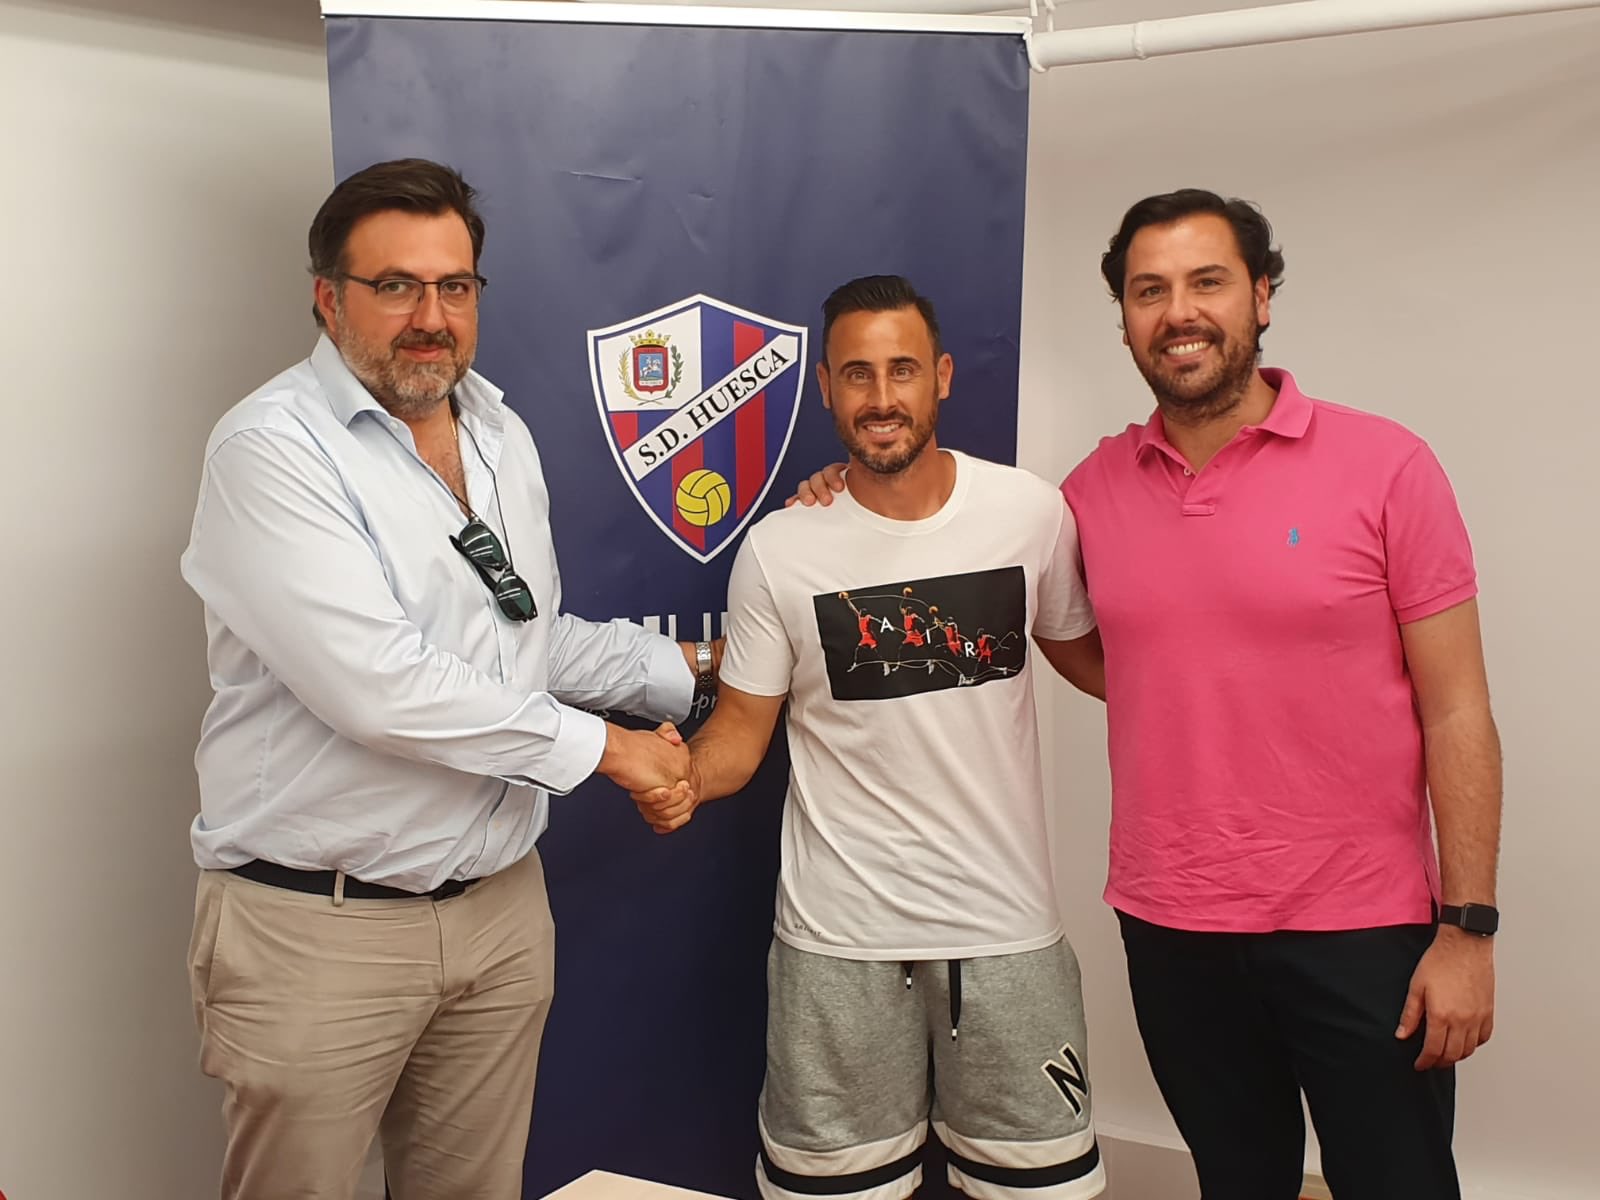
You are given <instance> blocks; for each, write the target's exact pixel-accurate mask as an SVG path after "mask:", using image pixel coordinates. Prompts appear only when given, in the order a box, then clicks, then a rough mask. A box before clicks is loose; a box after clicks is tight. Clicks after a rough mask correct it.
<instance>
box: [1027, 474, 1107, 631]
mask: <svg viewBox="0 0 1600 1200" xmlns="http://www.w3.org/2000/svg"><path fill="white" fill-rule="evenodd" d="M1056 507H1057V508H1059V509H1060V510H1061V514H1060V525H1059V527H1058V528H1057V530H1056V536H1055V538H1054V540H1053V544H1052V549H1051V552H1050V557H1049V558H1048V559H1047V560H1046V562H1045V564H1044V570H1042V571H1041V572H1040V573H1039V601H1038V605H1039V613H1038V616H1036V617H1035V618H1034V621H1033V633H1034V636H1035V637H1042V638H1046V639H1048V640H1050V641H1053V642H1065V641H1071V640H1072V639H1073V638H1080V637H1084V636H1085V635H1087V634H1088V633H1090V632H1091V631H1092V630H1093V629H1094V627H1095V617H1094V609H1093V607H1091V606H1090V603H1089V591H1088V589H1087V588H1086V587H1084V584H1083V573H1082V571H1081V569H1080V567H1079V561H1078V522H1077V520H1076V519H1075V518H1074V517H1073V515H1072V509H1071V508H1069V507H1068V506H1067V503H1066V501H1065V499H1063V498H1061V497H1059V496H1058V497H1057V503H1056Z"/></svg>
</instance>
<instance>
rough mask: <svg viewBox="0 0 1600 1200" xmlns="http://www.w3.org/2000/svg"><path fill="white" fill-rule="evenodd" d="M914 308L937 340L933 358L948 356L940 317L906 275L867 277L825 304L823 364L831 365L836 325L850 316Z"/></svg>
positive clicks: (837, 292) (837, 291)
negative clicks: (830, 345)
mask: <svg viewBox="0 0 1600 1200" xmlns="http://www.w3.org/2000/svg"><path fill="white" fill-rule="evenodd" d="M902 308H914V309H916V310H917V311H918V312H919V313H921V314H922V319H923V320H924V321H926V322H927V324H928V334H929V336H931V337H932V338H933V357H934V358H936V359H937V358H938V357H939V356H940V355H941V354H943V353H944V343H943V341H942V340H941V339H940V337H939V317H938V314H936V313H935V312H934V311H933V301H932V300H929V299H928V298H927V297H926V296H924V295H922V294H920V293H919V292H918V291H917V289H916V288H914V287H912V286H911V282H910V280H908V279H906V278H905V277H904V276H903V275H863V276H862V277H861V278H860V279H852V280H851V281H850V282H849V283H841V284H840V285H839V286H838V287H836V288H834V289H833V291H832V292H831V293H830V294H829V295H828V298H827V299H826V300H824V301H823V302H822V361H823V362H827V361H828V335H829V334H830V333H832V332H833V323H834V322H835V321H837V320H838V319H839V318H840V317H842V316H845V315H847V314H849V313H858V312H895V311H897V310H899V309H902Z"/></svg>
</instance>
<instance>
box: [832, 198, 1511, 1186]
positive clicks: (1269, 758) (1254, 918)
mask: <svg viewBox="0 0 1600 1200" xmlns="http://www.w3.org/2000/svg"><path fill="white" fill-rule="evenodd" d="M1102 270H1103V272H1104V274H1105V278H1106V282H1107V283H1108V284H1109V285H1110V288H1111V292H1112V295H1113V296H1114V297H1115V299H1116V300H1117V302H1118V303H1119V305H1120V306H1121V309H1122V317H1123V330H1124V335H1123V341H1124V343H1125V344H1126V345H1127V346H1128V348H1129V350H1130V352H1131V353H1132V355H1133V360H1134V364H1135V365H1136V366H1137V367H1138V369H1139V371H1140V373H1141V374H1142V375H1143V376H1144V378H1145V381H1146V382H1147V383H1148V384H1149V385H1150V388H1151V390H1152V391H1153V392H1154V393H1155V397H1156V405H1157V407H1156V411H1155V413H1153V414H1152V415H1151V417H1150V419H1149V420H1148V421H1147V422H1146V423H1144V424H1143V425H1133V426H1129V428H1128V429H1127V430H1125V431H1124V432H1123V433H1121V434H1118V435H1117V436H1115V437H1109V438H1106V439H1105V440H1104V441H1102V442H1101V443H1100V446H1099V448H1098V449H1097V450H1095V452H1094V453H1092V454H1091V455H1089V457H1088V458H1087V459H1085V460H1084V461H1083V462H1082V463H1081V464H1080V465H1079V466H1078V467H1077V468H1076V469H1075V470H1074V471H1073V472H1072V474H1071V475H1070V476H1069V477H1068V478H1067V480H1066V482H1065V483H1064V484H1063V485H1062V490H1063V492H1064V493H1065V494H1066V497H1067V500H1068V502H1069V503H1070V504H1071V506H1072V509H1073V511H1074V514H1075V515H1076V518H1077V523H1078V534H1079V539H1080V547H1081V553H1082V558H1083V566H1084V574H1085V578H1086V581H1087V583H1088V589H1089V594H1090V598H1091V600H1092V601H1093V604H1094V608H1095V612H1096V615H1097V617H1098V619H1099V623H1100V633H1101V638H1102V641H1103V644H1104V648H1105V649H1104V653H1105V681H1106V706H1107V725H1108V728H1109V745H1110V756H1111V777H1112V821H1111V867H1110V875H1109V879H1108V881H1107V885H1106V899H1107V900H1108V901H1109V902H1110V903H1111V904H1112V905H1113V906H1114V907H1115V908H1116V910H1117V914H1118V919H1119V920H1120V922H1121V924H1122V934H1123V943H1124V946H1125V949H1126V952H1127V960H1128V976H1129V982H1130V984H1131V986H1132V992H1133V1000H1134V1007H1135V1010H1136V1015H1137V1017H1138V1022H1139V1030H1140V1034H1141V1036H1142V1037H1143V1039H1144V1044H1145V1051H1146V1053H1147V1055H1148V1057H1149V1059H1150V1065H1151V1069H1152V1070H1153V1072H1154V1074H1155V1077H1156V1081H1157V1083H1158V1084H1159V1086H1160V1088H1161V1092H1162V1095H1163V1096H1164V1097H1165V1099H1166V1101H1167V1105H1168V1107H1169V1108H1170V1109H1171V1110H1172V1113H1173V1116H1174V1117H1175V1118H1176V1120H1177V1123H1178V1127H1179V1129H1180V1130H1181V1131H1182V1133H1183V1136H1184V1139H1185V1140H1186V1141H1187V1142H1188V1144H1189V1147H1190V1149H1191V1151H1192V1152H1193V1154H1194V1161H1195V1168H1196V1171H1197V1173H1198V1175H1199V1177H1200V1183H1201V1188H1202V1192H1203V1194H1204V1195H1205V1197H1206V1198H1207V1200H1292V1198H1293V1197H1296V1196H1298V1195H1299V1192H1300V1183H1301V1177H1302V1164H1303V1159H1304V1153H1305V1126H1304V1121H1303V1118H1302V1115H1301V1104H1300V1096H1301V1092H1302V1091H1303V1092H1304V1093H1305V1096H1306V1099H1307V1101H1308V1103H1309V1106H1310V1109H1311V1115H1312V1120H1313V1122H1314V1123H1315V1125H1316V1128H1317V1134H1318V1139H1319V1141H1320V1142H1321V1145H1322V1164H1323V1172H1324V1174H1325V1175H1326V1177H1327V1179H1328V1182H1329V1184H1330V1185H1331V1187H1332V1188H1333V1192H1334V1195H1335V1196H1338V1197H1340V1198H1341V1200H1346V1198H1355V1200H1389V1198H1394V1200H1401V1198H1404V1200H1457V1198H1459V1196H1460V1194H1461V1190H1460V1185H1459V1183H1458V1181H1457V1178H1456V1171H1455V1164H1454V1159H1453V1155H1452V1152H1451V1146H1450V1140H1451V1127H1452V1123H1453V1119H1454V1109H1455V1102H1454V1097H1455V1078H1454V1065H1455V1064H1456V1063H1457V1062H1459V1061H1460V1060H1461V1059H1463V1058H1466V1057H1467V1056H1468V1055H1470V1054H1471V1053H1472V1052H1473V1051H1474V1050H1475V1049H1476V1048H1477V1047H1478V1046H1479V1045H1481V1044H1482V1043H1484V1042H1485V1041H1487V1040H1488V1039H1489V1035H1490V1033H1491V1032H1492V1030H1493V1025H1494V957H1493V948H1492V945H1493V944H1492V940H1491V939H1492V936H1493V934H1494V931H1495V929H1496V927H1497V925H1498V921H1499V914H1498V912H1497V911H1496V910H1495V908H1494V903H1495V867H1496V860H1497V857H1498V847H1499V830H1500V799H1501V796H1500V792H1501V778H1500V745H1499V737H1498V735H1497V733H1496V732H1495V726H1494V720H1493V718H1492V717H1491V715H1490V711H1489V699H1488V686H1487V683H1486V681H1485V673H1484V665H1483V650H1482V645H1481V642H1480V638H1479V632H1478V612H1477V603H1476V599H1475V597H1476V595H1477V579H1476V574H1475V571H1474V568H1473V562H1472V550H1471V546H1470V545H1469V543H1468V540H1467V533H1466V529H1465V527H1464V526H1463V524H1462V521H1461V515H1460V512H1459V510H1458V508H1457V506H1456V501H1455V497H1454V495H1453V494H1452V492H1451V490H1450V484H1449V481H1448V480H1447V479H1446V478H1445V475H1444V472H1443V470H1442V469H1441V468H1440V466H1439V463H1438V461H1437V460H1436V459H1435V458H1434V456H1433V454H1432V452H1431V451H1430V450H1429V449H1428V447H1427V445H1426V444H1425V443H1424V442H1423V441H1422V440H1421V439H1420V438H1418V437H1417V436H1416V435H1415V434H1413V433H1410V432H1409V431H1407V430H1406V429H1403V428H1401V427H1400V426H1399V425H1396V424H1395V423H1394V422H1392V421H1389V420H1386V419H1384V418H1382V417H1377V416H1373V415H1371V414H1368V413H1363V412H1359V411H1357V410H1355V409H1351V408H1345V407H1342V406H1340V405H1337V404H1329V403H1327V402H1325V401H1321V400H1314V399H1312V398H1310V397H1308V396H1306V395H1305V394H1304V393H1303V392H1301V391H1300V389H1299V387H1297V386H1296V384H1295V381H1294V378H1293V376H1291V375H1290V374H1289V373H1288V372H1287V371H1282V370H1275V369H1271V368H1262V367H1258V365H1257V363H1258V359H1259V357H1260V336H1261V334H1262V332H1264V331H1265V330H1266V328H1267V325H1268V323H1269V321H1270V310H1271V302H1272V295H1273V293H1274V292H1275V291H1276V290H1277V287H1278V285H1279V283H1280V282H1281V281H1282V273H1283V256H1282V254H1280V253H1279V252H1278V250H1276V249H1275V248H1274V247H1273V246H1272V230H1271V227H1270V226H1269V225H1268V224H1267V221H1266V219H1265V218H1264V217H1263V216H1262V215H1261V213H1260V212H1259V211H1257V210H1256V209H1255V208H1254V207H1253V206H1252V205H1250V204H1247V203H1245V202H1243V201H1240V200H1224V199H1223V198H1222V197H1220V196H1217V195H1215V194H1213V193H1211V192H1204V191H1198V190H1193V189H1190V190H1185V191H1180V192H1173V193H1170V194H1167V195H1161V196H1152V197H1150V198H1148V199H1145V200H1141V201H1140V202H1139V203H1138V204H1136V205H1134V206H1133V207H1132V208H1131V209H1129V210H1128V213H1127V214H1126V216H1125V217H1124V218H1123V222H1122V225H1121V227H1120V228H1119V229H1118V231H1117V233H1116V236H1115V237H1113V238H1112V240H1111V245H1110V249H1109V250H1108V251H1107V253H1106V255H1105V257H1104V259H1103V261H1102ZM840 486H841V484H840V482H839V480H838V477H837V473H836V472H835V471H834V469H833V468H829V469H828V470H827V471H826V472H823V473H819V474H818V475H814V476H812V478H811V480H810V482H809V483H808V484H802V486H801V499H802V500H804V501H805V502H807V503H811V502H814V501H815V500H820V501H821V502H822V503H824V504H826V503H828V502H829V501H830V500H831V499H832V497H831V496H830V495H829V489H830V488H831V489H832V490H833V491H837V490H839V487H840ZM1430 801H1431V806H1432V813H1431V820H1430V812H1429V806H1430ZM1435 826H1437V836H1438V852H1437V854H1436V853H1435V846H1434V827H1435Z"/></svg>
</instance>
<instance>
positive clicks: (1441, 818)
mask: <svg viewBox="0 0 1600 1200" xmlns="http://www.w3.org/2000/svg"><path fill="white" fill-rule="evenodd" d="M1423 746H1424V752H1425V754H1426V757H1427V775H1428V792H1429V796H1430V798H1431V800H1432V803H1433V817H1434V824H1435V825H1436V827H1437V829H1438V837H1439V874H1440V879H1441V883H1442V887H1443V893H1444V895H1443V902H1444V903H1446V904H1463V903H1468V902H1470V903H1474V904H1494V903H1495V875H1496V868H1497V866H1498V863H1499V857H1500V807H1501V762H1500V735H1499V733H1498V732H1497V731H1496V729H1495V724H1494V718H1493V716H1491V715H1490V712H1489V708H1488V705H1487V704H1482V705H1472V706H1467V707H1462V708H1460V709H1458V710H1456V711H1455V712H1452V713H1450V714H1449V715H1447V716H1443V717H1441V718H1440V719H1439V720H1437V721H1436V722H1434V723H1433V724H1431V725H1426V726H1424V728H1423Z"/></svg>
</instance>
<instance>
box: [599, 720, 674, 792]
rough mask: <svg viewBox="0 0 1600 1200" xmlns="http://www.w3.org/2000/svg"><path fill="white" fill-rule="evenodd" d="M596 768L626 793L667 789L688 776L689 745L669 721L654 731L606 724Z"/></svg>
mask: <svg viewBox="0 0 1600 1200" xmlns="http://www.w3.org/2000/svg"><path fill="white" fill-rule="evenodd" d="M597 769H598V771H599V772H600V774H602V775H604V776H605V777H606V778H608V779H610V780H611V781H612V782H613V783H615V784H616V785H617V786H618V787H620V788H622V789H623V790H624V791H626V792H648V791H653V790H654V789H656V788H670V787H673V786H674V785H676V784H678V783H680V782H684V781H686V780H687V779H688V778H689V748H688V747H687V746H685V745H684V744H683V738H682V737H681V736H680V735H679V733H678V731H677V729H676V727H674V726H673V725H672V723H671V722H667V723H666V724H664V725H661V726H660V727H658V728H657V729H656V730H655V731H654V732H653V733H651V732H647V731H645V730H633V729H622V728H620V727H618V726H616V725H607V726H606V748H605V751H604V752H603V753H602V754H601V755H600V766H599V767H598V768H597Z"/></svg>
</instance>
